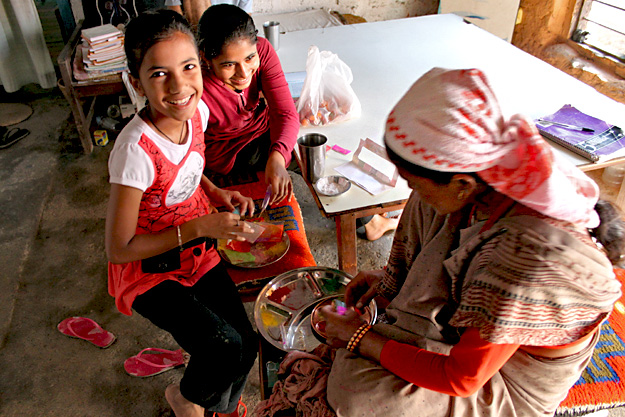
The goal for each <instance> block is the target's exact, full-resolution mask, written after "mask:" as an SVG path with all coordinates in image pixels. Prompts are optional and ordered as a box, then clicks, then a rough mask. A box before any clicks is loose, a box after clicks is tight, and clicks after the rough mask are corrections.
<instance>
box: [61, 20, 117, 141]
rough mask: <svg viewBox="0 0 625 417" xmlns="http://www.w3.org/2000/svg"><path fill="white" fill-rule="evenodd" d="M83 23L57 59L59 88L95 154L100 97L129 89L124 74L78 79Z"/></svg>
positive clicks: (84, 138)
mask: <svg viewBox="0 0 625 417" xmlns="http://www.w3.org/2000/svg"><path fill="white" fill-rule="evenodd" d="M82 23H83V22H80V23H79V24H78V25H76V29H74V33H72V36H71V37H70V39H69V40H68V41H67V44H66V45H65V47H64V48H63V50H61V53H60V54H59V57H58V59H57V62H58V64H59V70H60V72H61V81H59V87H60V88H61V90H62V91H63V94H64V95H65V98H66V99H67V101H68V102H69V105H70V107H71V109H72V115H73V116H74V121H75V122H76V129H78V136H79V138H80V142H81V143H82V147H83V150H84V152H85V153H91V152H92V151H93V138H92V135H91V128H90V127H91V121H92V119H93V109H94V107H95V102H96V99H97V97H98V96H105V95H111V94H119V93H123V92H125V91H126V88H125V86H124V82H123V81H122V77H121V75H120V74H115V75H111V76H107V77H100V78H94V79H90V80H85V81H78V80H76V79H75V78H74V69H73V63H72V61H73V59H74V55H75V52H76V47H77V46H78V45H79V44H80V40H81V37H80V34H81V30H82Z"/></svg>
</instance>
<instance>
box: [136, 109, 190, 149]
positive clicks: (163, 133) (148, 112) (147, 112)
mask: <svg viewBox="0 0 625 417" xmlns="http://www.w3.org/2000/svg"><path fill="white" fill-rule="evenodd" d="M145 115H146V116H148V120H149V121H150V123H152V126H154V127H155V128H156V130H158V132H159V133H160V134H161V135H163V136H165V137H166V138H167V139H168V140H169V141H170V142H171V143H174V144H176V145H180V144H181V143H182V136H183V133H184V125H185V124H186V123H183V124H182V128H181V129H180V139H178V142H174V141H173V140H172V138H170V137H169V136H167V135H166V134H165V132H163V131H162V130H161V129H159V128H158V126H157V125H156V123H154V120H152V116H150V110H149V109H148V110H147V111H146V112H145Z"/></svg>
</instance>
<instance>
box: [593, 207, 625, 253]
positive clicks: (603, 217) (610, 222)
mask: <svg viewBox="0 0 625 417" xmlns="http://www.w3.org/2000/svg"><path fill="white" fill-rule="evenodd" d="M595 211H596V212H597V214H599V219H600V223H599V226H597V227H596V228H594V229H591V230H590V234H591V236H593V237H594V238H595V239H597V241H598V242H599V243H600V244H601V246H603V249H604V251H605V253H606V255H607V256H608V259H609V260H610V262H612V264H617V263H619V262H621V261H622V256H623V255H624V254H625V221H623V213H622V212H621V211H620V210H619V209H618V208H617V207H616V206H615V205H614V204H612V203H610V202H609V201H606V200H599V201H598V202H597V204H595Z"/></svg>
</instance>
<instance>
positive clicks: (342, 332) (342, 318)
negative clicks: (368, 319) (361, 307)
mask: <svg viewBox="0 0 625 417" xmlns="http://www.w3.org/2000/svg"><path fill="white" fill-rule="evenodd" d="M319 311H320V312H321V315H322V317H323V318H324V319H325V320H326V330H325V331H326V342H327V344H328V345H330V346H332V347H335V348H344V347H346V346H347V343H348V342H349V339H351V337H352V336H353V335H354V333H355V332H356V330H358V328H359V327H360V326H361V325H363V324H364V323H365V322H364V321H363V320H362V319H361V318H360V316H359V315H358V313H356V311H354V309H353V308H349V309H348V310H347V311H346V312H345V314H344V315H341V314H339V313H338V312H337V311H336V310H335V309H334V307H333V306H329V305H328V306H324V307H321V310H319Z"/></svg>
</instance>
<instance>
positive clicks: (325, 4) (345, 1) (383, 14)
mask: <svg viewBox="0 0 625 417" xmlns="http://www.w3.org/2000/svg"><path fill="white" fill-rule="evenodd" d="M71 4H72V9H73V11H74V16H75V17H76V21H78V20H80V19H82V18H83V17H84V15H83V9H82V1H81V0H71ZM313 8H314V9H320V8H325V9H328V10H336V11H338V12H339V13H344V14H353V15H356V16H360V17H363V18H365V19H366V20H367V22H376V21H379V20H390V19H400V18H402V17H413V16H421V15H425V14H434V13H436V12H437V11H438V0H254V13H284V12H295V11H301V10H308V9H313Z"/></svg>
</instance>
